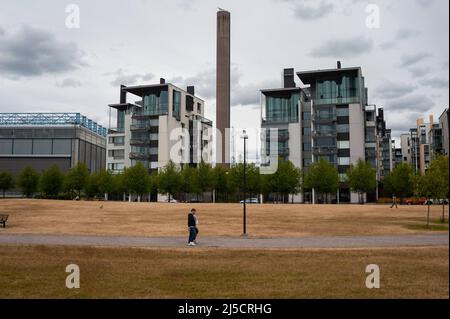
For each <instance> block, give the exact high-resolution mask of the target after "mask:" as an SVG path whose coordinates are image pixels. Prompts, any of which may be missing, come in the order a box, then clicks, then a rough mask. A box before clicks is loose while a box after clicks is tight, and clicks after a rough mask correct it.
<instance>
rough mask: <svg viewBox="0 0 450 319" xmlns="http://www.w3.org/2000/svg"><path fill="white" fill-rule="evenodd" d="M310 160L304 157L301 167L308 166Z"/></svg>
mask: <svg viewBox="0 0 450 319" xmlns="http://www.w3.org/2000/svg"><path fill="white" fill-rule="evenodd" d="M311 163H312V161H311V159H310V158H304V159H303V167H309V165H311Z"/></svg>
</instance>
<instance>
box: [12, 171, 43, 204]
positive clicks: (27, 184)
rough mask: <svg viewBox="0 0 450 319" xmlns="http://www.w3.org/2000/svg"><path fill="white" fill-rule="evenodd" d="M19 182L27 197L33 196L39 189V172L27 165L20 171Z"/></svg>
mask: <svg viewBox="0 0 450 319" xmlns="http://www.w3.org/2000/svg"><path fill="white" fill-rule="evenodd" d="M17 182H18V185H19V187H20V190H21V191H22V193H23V194H24V195H25V196H26V197H31V196H33V194H34V193H36V192H37V191H38V186H39V173H38V172H36V171H35V170H34V169H33V168H32V167H30V166H27V167H25V168H24V169H23V170H22V171H21V172H20V175H19V179H18V181H17Z"/></svg>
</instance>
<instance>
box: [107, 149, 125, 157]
mask: <svg viewBox="0 0 450 319" xmlns="http://www.w3.org/2000/svg"><path fill="white" fill-rule="evenodd" d="M108 157H113V158H114V159H123V158H124V157H125V151H124V150H109V151H108Z"/></svg>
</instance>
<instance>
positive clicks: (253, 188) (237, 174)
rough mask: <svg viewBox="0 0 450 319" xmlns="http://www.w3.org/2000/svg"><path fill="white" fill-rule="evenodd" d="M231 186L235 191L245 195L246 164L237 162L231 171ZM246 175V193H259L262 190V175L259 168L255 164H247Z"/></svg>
mask: <svg viewBox="0 0 450 319" xmlns="http://www.w3.org/2000/svg"><path fill="white" fill-rule="evenodd" d="M228 175H229V187H230V190H232V191H233V192H235V193H238V194H240V195H241V196H242V195H244V194H243V193H244V164H243V163H239V164H235V165H233V166H232V167H231V168H230V171H229V174H228ZM245 175H246V182H247V183H246V184H247V187H246V194H245V195H247V197H251V196H253V195H257V194H259V193H260V192H261V176H260V174H259V169H258V167H256V165H255V164H253V163H252V164H247V165H246V168H245Z"/></svg>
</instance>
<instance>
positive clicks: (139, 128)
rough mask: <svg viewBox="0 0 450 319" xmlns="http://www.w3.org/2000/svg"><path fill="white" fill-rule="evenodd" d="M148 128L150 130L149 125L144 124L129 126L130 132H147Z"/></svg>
mask: <svg viewBox="0 0 450 319" xmlns="http://www.w3.org/2000/svg"><path fill="white" fill-rule="evenodd" d="M150 128H151V125H150V124H146V125H136V124H132V125H130V130H132V131H149V130H150Z"/></svg>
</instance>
